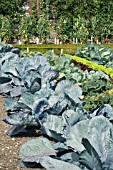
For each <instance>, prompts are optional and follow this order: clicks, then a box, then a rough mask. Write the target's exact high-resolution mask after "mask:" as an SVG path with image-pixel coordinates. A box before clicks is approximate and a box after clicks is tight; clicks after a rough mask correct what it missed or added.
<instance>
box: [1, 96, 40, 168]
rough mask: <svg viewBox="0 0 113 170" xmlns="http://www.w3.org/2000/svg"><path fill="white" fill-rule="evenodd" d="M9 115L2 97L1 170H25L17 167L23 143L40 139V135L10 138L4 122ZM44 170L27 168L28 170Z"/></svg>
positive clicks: (31, 134) (30, 134)
mask: <svg viewBox="0 0 113 170" xmlns="http://www.w3.org/2000/svg"><path fill="white" fill-rule="evenodd" d="M5 115H7V113H6V111H5V109H4V97H2V96H1V95H0V170H24V169H26V168H20V167H18V166H17V163H18V161H19V148H20V146H21V144H22V143H24V142H26V141H28V140H29V139H31V138H37V137H39V134H38V133H37V134H36V133H34V134H33V132H31V133H29V134H27V136H25V135H26V134H25V135H24V136H22V135H20V136H17V137H14V138H13V137H12V138H11V137H9V136H8V135H7V129H8V125H7V124H6V123H4V122H3V121H2V119H3V117H4V116H5ZM33 169H36V170H42V169H43V168H38V167H37V168H32V169H31V168H27V170H33Z"/></svg>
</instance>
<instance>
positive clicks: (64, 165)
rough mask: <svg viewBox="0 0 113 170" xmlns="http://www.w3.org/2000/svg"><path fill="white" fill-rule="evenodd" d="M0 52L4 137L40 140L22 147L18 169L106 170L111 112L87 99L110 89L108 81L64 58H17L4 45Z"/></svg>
mask: <svg viewBox="0 0 113 170" xmlns="http://www.w3.org/2000/svg"><path fill="white" fill-rule="evenodd" d="M0 52H1V56H0V59H1V60H0V93H1V94H2V95H5V96H6V99H5V109H6V111H7V115H6V116H5V117H4V118H3V121H4V122H5V123H8V124H9V125H10V128H9V129H8V131H7V134H8V135H9V136H11V137H13V138H12V139H14V140H15V138H14V136H15V137H19V135H20V134H24V135H25V134H29V133H30V132H32V133H31V134H32V135H33V132H35V134H38V136H40V134H41V135H42V136H41V137H40V138H35V139H32V140H29V141H27V142H26V143H23V142H22V143H23V144H22V145H21V147H20V149H19V153H18V155H19V156H18V158H19V159H20V161H19V164H18V166H20V167H22V168H24V167H29V168H30V167H35V166H38V165H41V166H42V167H44V168H45V169H47V170H50V169H51V170H52V169H54V170H62V169H65V170H67V169H72V170H94V169H98V170H101V169H106V168H107V169H106V170H112V169H113V159H112V158H113V126H112V122H113V108H112V107H111V106H110V105H109V103H101V101H100V104H99V105H98V107H97V105H96V104H95V103H94V104H95V105H94V107H93V108H92V105H93V104H89V103H88V104H89V106H88V104H87V97H89V96H90V98H91V97H93V96H95V98H96V97H97V96H98V95H99V94H100V93H103V92H104V91H110V90H111V89H113V83H112V81H111V79H110V78H109V76H108V75H106V74H105V73H103V72H102V71H90V70H89V72H88V70H87V68H86V70H84V71H83V69H81V67H80V66H82V65H80V66H78V65H76V66H75V65H74V63H72V62H71V58H70V57H69V56H65V57H62V56H60V57H58V56H55V55H54V54H52V53H51V52H48V53H47V54H45V55H46V57H45V56H43V55H41V54H39V53H32V57H23V56H24V53H21V51H20V50H19V49H17V48H13V47H12V46H10V45H4V44H1V47H0ZM48 61H49V62H48ZM85 107H86V108H85ZM11 147H12V146H11ZM17 148H18V147H17ZM3 166H4V165H3Z"/></svg>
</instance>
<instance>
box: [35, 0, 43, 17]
mask: <svg viewBox="0 0 113 170" xmlns="http://www.w3.org/2000/svg"><path fill="white" fill-rule="evenodd" d="M36 6H37V16H38V18H40V14H41V13H42V11H41V9H40V0H37V3H36Z"/></svg>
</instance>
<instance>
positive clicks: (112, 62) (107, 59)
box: [75, 45, 113, 68]
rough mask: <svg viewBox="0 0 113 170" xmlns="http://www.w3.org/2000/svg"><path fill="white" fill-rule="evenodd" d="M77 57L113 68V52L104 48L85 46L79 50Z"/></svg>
mask: <svg viewBox="0 0 113 170" xmlns="http://www.w3.org/2000/svg"><path fill="white" fill-rule="evenodd" d="M75 55H76V56H79V57H83V58H86V59H88V60H90V61H93V62H95V63H97V64H101V65H104V66H106V67H111V68H113V50H112V49H111V48H105V47H102V46H99V45H98V46H95V45H85V46H83V47H80V48H78V50H77V52H76V54H75Z"/></svg>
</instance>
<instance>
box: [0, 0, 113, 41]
mask: <svg viewBox="0 0 113 170" xmlns="http://www.w3.org/2000/svg"><path fill="white" fill-rule="evenodd" d="M0 16H1V18H0V21H1V23H2V24H1V25H0V27H1V30H3V25H4V24H3V17H5V19H6V18H7V25H8V28H9V29H10V28H13V29H11V30H10V31H9V33H8V35H7V36H8V37H9V38H14V37H18V34H23V32H22V30H23V29H21V28H22V27H23V23H24V28H26V31H24V32H27V34H28V36H30V35H31V36H33V35H38V36H39V37H40V38H41V39H42V38H43V37H44V38H45V37H46V36H48V34H49V25H51V27H54V28H53V29H54V30H55V31H56V33H57V38H59V39H60V40H62V41H64V42H66V41H67V40H68V41H70V40H72V39H73V38H77V39H78V40H79V41H82V42H83V43H84V42H85V41H86V40H87V39H91V37H92V38H93V39H95V37H98V38H99V40H100V41H104V39H105V38H109V37H111V36H112V35H113V24H112V23H113V1H112V0H109V1H106V0H90V1H89V0H77V1H75V0H12V1H10V0H5V1H4V0H1V1H0ZM40 18H41V19H40ZM42 18H43V19H42ZM28 22H29V23H28ZM42 22H43V24H42ZM44 23H45V24H44ZM30 24H31V25H30ZM25 25H26V26H25ZM45 27H46V28H45ZM8 28H7V29H8ZM18 30H19V31H18ZM42 30H43V31H42ZM42 32H43V33H44V34H42ZM2 34H3V33H1V35H0V36H1V38H2V39H3V38H4V37H3V36H2ZM4 36H6V34H4ZM23 36H24V35H23Z"/></svg>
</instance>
